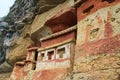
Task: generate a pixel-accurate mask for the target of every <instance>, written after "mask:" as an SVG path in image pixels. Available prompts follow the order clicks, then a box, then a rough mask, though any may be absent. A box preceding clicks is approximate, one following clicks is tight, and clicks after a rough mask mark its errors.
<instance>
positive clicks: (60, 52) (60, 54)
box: [57, 48, 65, 58]
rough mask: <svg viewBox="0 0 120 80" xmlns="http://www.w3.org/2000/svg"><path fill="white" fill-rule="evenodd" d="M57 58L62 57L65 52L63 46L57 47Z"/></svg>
mask: <svg viewBox="0 0 120 80" xmlns="http://www.w3.org/2000/svg"><path fill="white" fill-rule="evenodd" d="M57 54H58V55H59V58H63V55H64V54H65V48H61V49H58V53H57Z"/></svg>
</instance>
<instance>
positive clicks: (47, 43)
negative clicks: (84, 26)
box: [41, 32, 76, 48]
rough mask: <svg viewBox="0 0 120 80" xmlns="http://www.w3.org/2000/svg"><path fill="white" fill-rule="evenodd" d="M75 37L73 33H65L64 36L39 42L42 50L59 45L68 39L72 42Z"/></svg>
mask: <svg viewBox="0 0 120 80" xmlns="http://www.w3.org/2000/svg"><path fill="white" fill-rule="evenodd" d="M75 35H76V33H75V32H70V33H66V34H64V35H61V36H58V37H55V38H51V39H49V40H46V41H42V42H41V47H42V48H44V47H48V46H52V45H54V44H59V43H61V42H63V41H66V40H69V39H73V40H74V39H75Z"/></svg>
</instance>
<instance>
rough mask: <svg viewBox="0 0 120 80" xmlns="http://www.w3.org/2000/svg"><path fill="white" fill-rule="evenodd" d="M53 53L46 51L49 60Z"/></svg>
mask: <svg viewBox="0 0 120 80" xmlns="http://www.w3.org/2000/svg"><path fill="white" fill-rule="evenodd" d="M53 54H54V51H50V52H48V54H47V56H48V60H51V59H52V56H53Z"/></svg>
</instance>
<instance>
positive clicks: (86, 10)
mask: <svg viewBox="0 0 120 80" xmlns="http://www.w3.org/2000/svg"><path fill="white" fill-rule="evenodd" d="M92 8H94V5H91V6H90V7H88V8H87V9H85V10H84V11H83V13H89V12H90V10H91V9H92Z"/></svg>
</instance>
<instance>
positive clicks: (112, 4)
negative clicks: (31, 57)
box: [0, 0, 120, 80]
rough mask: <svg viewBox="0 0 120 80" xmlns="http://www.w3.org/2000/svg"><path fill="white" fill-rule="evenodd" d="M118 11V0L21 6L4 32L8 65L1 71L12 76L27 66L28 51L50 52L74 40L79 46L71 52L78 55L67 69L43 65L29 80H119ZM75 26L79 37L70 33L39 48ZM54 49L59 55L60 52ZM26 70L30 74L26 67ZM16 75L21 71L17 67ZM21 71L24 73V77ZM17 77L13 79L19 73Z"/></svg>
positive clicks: (28, 1)
mask: <svg viewBox="0 0 120 80" xmlns="http://www.w3.org/2000/svg"><path fill="white" fill-rule="evenodd" d="M119 7H120V1H119V0H97V1H96V0H92V1H91V0H16V1H15V4H14V5H13V6H12V7H11V9H10V13H9V14H8V16H7V17H5V18H4V21H6V22H7V23H8V25H7V27H4V28H2V29H3V30H2V35H3V32H4V33H5V34H4V37H3V38H2V39H3V40H4V44H2V45H3V46H2V47H1V50H2V51H3V52H2V53H1V54H0V57H1V58H0V61H1V62H0V63H3V62H4V61H5V59H6V62H4V63H3V64H2V65H1V66H0V70H1V69H4V68H6V67H4V66H8V67H7V70H6V71H9V70H10V71H11V70H12V67H11V66H10V65H14V64H15V63H16V62H17V61H22V60H25V59H26V56H27V48H28V46H30V47H31V46H38V47H43V48H44V49H46V48H47V47H48V46H51V45H53V44H57V45H58V43H59V44H60V45H61V44H63V43H64V42H63V41H64V40H65V39H66V40H67V39H69V38H71V37H73V35H74V41H75V43H74V45H73V44H72V48H71V49H72V50H73V51H74V52H72V53H73V54H72V55H70V60H68V62H67V63H65V62H64V60H63V63H62V61H60V60H58V61H57V60H56V62H55V61H54V60H53V63H52V62H51V63H49V61H48V63H47V64H45V65H43V63H39V61H38V63H37V66H36V70H31V71H29V72H28V74H26V73H25V75H27V78H28V79H32V78H33V80H43V79H45V80H119V79H120V65H119V63H120V27H119V25H120V22H119V21H120V20H119V16H120V15H119V13H120V9H119ZM69 8H70V9H69ZM73 8H74V10H75V11H74V10H73ZM72 10H73V11H72ZM65 11H66V12H65ZM64 13H65V14H64ZM74 13H75V14H74ZM62 14H63V15H62ZM71 14H72V16H71ZM66 16H67V17H66ZM74 16H76V17H77V19H76V18H74ZM72 20H74V21H72ZM71 21H72V22H71ZM76 21H77V22H76ZM63 24H64V25H63ZM73 25H76V27H77V31H76V32H77V33H76V32H75V33H70V32H69V34H65V35H64V36H62V37H57V39H55V40H54V38H53V41H52V40H49V39H48V41H47V40H46V41H43V42H40V40H39V39H41V38H42V37H46V36H49V35H51V34H53V33H55V32H57V30H59V29H60V30H64V29H66V28H69V27H71V26H73ZM48 26H49V27H48ZM61 27H62V28H61ZM75 29H76V28H75ZM64 32H66V31H63V33H64ZM59 34H61V33H59ZM55 35H58V34H55ZM55 35H53V36H55ZM67 35H68V36H70V37H67ZM53 36H52V37H53ZM60 41H61V43H60ZM1 43H3V42H1ZM40 43H41V44H40ZM65 45H66V44H65ZM53 48H55V50H56V49H57V47H56V46H54V47H53ZM67 48H68V47H67ZM71 56H72V57H71ZM39 58H40V55H39ZM39 58H38V60H39ZM46 62H47V61H46ZM54 62H55V63H54ZM60 62H61V63H60ZM57 63H58V65H59V66H58V65H57ZM9 64H10V65H9ZM63 65H66V66H63ZM56 66H57V68H56ZM60 66H62V67H60ZM68 67H69V68H68ZM25 68H26V70H27V67H25ZM14 69H15V70H17V68H16V67H15V68H14ZM44 69H45V70H44ZM22 70H23V68H21V70H20V71H21V72H22ZM6 71H0V72H1V73H2V72H6ZM10 71H9V72H10ZM12 74H13V75H12V77H13V78H14V74H15V73H14V71H13V73H12ZM53 74H55V76H54V75H53ZM30 75H32V76H30ZM36 76H37V77H36Z"/></svg>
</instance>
